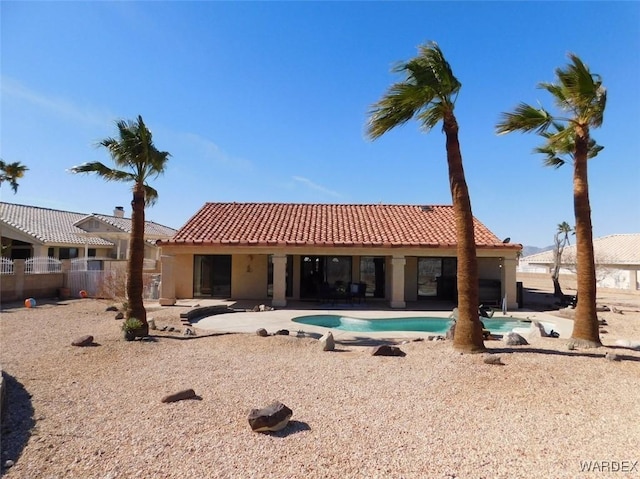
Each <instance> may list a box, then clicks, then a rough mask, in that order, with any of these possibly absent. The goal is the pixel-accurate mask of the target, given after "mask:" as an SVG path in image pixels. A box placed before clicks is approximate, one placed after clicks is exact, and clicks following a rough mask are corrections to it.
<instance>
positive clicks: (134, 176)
mask: <svg viewBox="0 0 640 479" xmlns="http://www.w3.org/2000/svg"><path fill="white" fill-rule="evenodd" d="M116 126H117V128H118V133H119V138H118V139H115V138H105V139H104V140H102V141H100V142H99V143H98V146H102V147H104V148H106V149H107V150H108V151H109V154H110V155H111V159H112V160H113V162H114V164H115V167H116V168H109V167H108V166H105V165H103V164H102V163H100V162H97V161H96V162H90V163H84V164H82V165H80V166H74V167H73V168H71V172H72V173H94V174H96V175H98V176H99V177H101V178H103V179H104V180H106V181H123V182H131V183H133V185H132V188H131V189H132V191H133V199H132V201H131V224H132V226H131V244H130V250H129V260H128V263H127V300H128V308H127V312H126V314H125V316H126V318H127V319H128V318H136V319H139V320H140V321H141V322H142V323H143V329H144V335H145V336H146V335H147V334H148V331H149V325H148V323H147V312H146V310H145V308H144V303H143V300H142V290H143V281H142V268H143V262H144V226H145V219H144V209H145V206H147V205H152V204H154V203H155V202H156V200H157V198H158V192H157V191H156V190H155V189H154V188H152V187H151V186H149V184H148V183H147V182H148V181H149V179H151V178H156V177H158V176H159V175H161V174H163V173H164V170H165V167H166V164H167V161H168V159H169V157H170V156H171V155H170V154H169V153H167V152H166V151H159V150H158V149H157V148H156V147H155V146H154V144H153V140H152V137H151V132H150V131H149V129H148V128H147V127H146V125H145V124H144V121H143V120H142V116H138V119H137V120H136V121H126V120H119V121H117V122H116Z"/></svg>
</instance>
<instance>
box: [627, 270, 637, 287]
mask: <svg viewBox="0 0 640 479" xmlns="http://www.w3.org/2000/svg"><path fill="white" fill-rule="evenodd" d="M629 289H630V290H631V291H635V290H636V289H638V270H637V269H630V270H629Z"/></svg>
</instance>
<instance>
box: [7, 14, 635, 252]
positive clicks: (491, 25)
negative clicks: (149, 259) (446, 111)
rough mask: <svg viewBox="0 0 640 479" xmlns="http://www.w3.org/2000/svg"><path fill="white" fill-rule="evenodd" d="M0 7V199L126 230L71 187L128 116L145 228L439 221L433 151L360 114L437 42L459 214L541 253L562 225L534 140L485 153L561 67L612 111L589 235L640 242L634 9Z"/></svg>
mask: <svg viewBox="0 0 640 479" xmlns="http://www.w3.org/2000/svg"><path fill="white" fill-rule="evenodd" d="M0 9H1V22H2V31H1V38H0V40H1V56H2V58H1V62H2V63H1V74H2V78H1V80H2V82H1V93H2V99H1V102H2V103H1V108H2V110H1V124H0V130H1V137H0V141H1V146H0V155H1V157H2V159H3V160H4V161H6V162H13V161H20V162H22V163H23V164H26V165H27V166H28V167H29V168H30V170H29V171H28V172H27V175H26V176H25V177H24V178H23V179H22V181H21V182H20V187H19V190H18V193H17V194H15V195H14V194H12V192H11V190H10V189H9V188H8V187H7V186H6V185H3V186H2V189H1V191H0V194H1V195H2V201H8V202H14V203H20V204H28V205H36V206H42V207H47V208H55V209H63V210H70V211H76V212H87V213H104V214H110V213H111V212H112V211H113V208H114V206H124V207H125V211H126V212H127V216H128V215H129V214H130V206H129V204H130V201H131V198H130V192H129V185H126V184H118V183H106V182H104V181H102V180H100V179H99V178H97V177H93V176H85V175H73V174H71V173H69V172H68V171H67V170H68V168H70V167H71V166H74V165H77V164H80V163H83V162H85V161H102V162H104V163H106V164H109V165H110V164H111V163H110V158H109V156H108V154H107V152H106V151H105V150H104V149H100V148H96V147H95V145H96V143H97V142H98V141H99V140H100V139H102V138H105V137H108V136H113V135H115V134H116V131H115V126H114V122H115V121H116V120H118V119H121V118H124V119H134V118H136V116H137V115H138V114H141V115H142V116H143V118H144V120H145V122H146V123H147V125H148V126H149V128H150V129H151V130H152V132H153V135H154V141H155V144H156V146H157V147H158V148H159V149H161V150H165V151H169V152H170V153H171V154H172V158H171V159H170V161H169V163H168V168H167V172H166V174H165V175H164V176H163V177H160V178H158V179H157V180H154V181H153V182H152V185H153V186H154V187H155V188H156V189H157V190H158V191H159V194H160V196H159V201H158V203H157V204H156V205H155V206H153V207H151V208H149V209H148V210H147V219H149V220H153V221H156V222H158V223H161V224H165V225H168V226H172V227H174V228H179V227H180V226H181V225H182V224H184V223H185V222H186V221H187V220H188V219H189V218H190V217H191V216H192V215H193V214H194V213H195V212H196V211H197V210H198V209H199V208H200V207H201V206H202V205H203V204H204V203H205V202H207V201H237V202H253V201H256V202H300V203H358V204H360V203H392V204H451V195H450V192H449V187H448V178H447V168H446V156H445V145H444V135H443V133H442V132H441V131H440V128H436V129H434V130H433V131H431V132H430V133H429V134H424V133H423V132H421V131H420V129H419V126H418V124H417V122H415V121H413V122H410V123H408V124H406V125H404V126H403V127H401V128H398V129H396V130H394V131H392V132H390V133H387V134H386V135H385V136H383V137H382V138H380V139H378V140H376V141H370V140H368V139H367V138H366V135H365V131H366V129H365V128H366V122H367V117H368V115H367V113H368V111H369V109H370V107H371V105H372V104H373V103H375V102H376V101H377V100H378V99H379V98H380V97H381V96H382V95H383V94H384V92H385V91H386V89H387V88H388V87H389V86H390V85H391V84H392V83H393V82H394V81H397V80H399V79H400V78H399V77H398V76H397V75H395V74H393V73H391V71H390V70H391V68H392V67H393V65H394V64H395V63H396V62H398V61H401V60H407V59H409V58H411V57H413V56H415V55H416V53H417V46H418V45H420V44H422V43H425V42H427V41H431V40H434V41H437V42H438V44H439V45H440V47H441V49H442V50H443V52H444V54H445V56H446V57H447V59H448V61H449V63H450V64H451V66H452V68H453V71H454V73H455V75H456V76H457V77H458V79H459V80H460V81H461V83H462V85H463V86H462V90H461V93H460V95H459V97H458V100H457V103H456V115H457V118H458V122H459V124H460V143H461V148H462V154H463V161H464V166H465V173H466V177H467V182H468V184H469V189H470V193H471V202H472V208H473V213H474V215H475V216H476V217H477V218H478V219H479V220H480V221H482V222H483V223H484V224H485V225H486V226H488V227H489V228H490V229H491V230H492V231H493V232H495V233H496V234H497V235H498V236H499V237H501V238H503V237H507V236H509V237H511V239H512V241H513V242H518V243H522V244H525V245H535V246H546V245H549V244H551V243H552V240H553V234H554V232H555V228H556V225H557V224H558V223H561V222H563V221H567V222H568V223H570V224H573V222H574V219H573V218H574V216H573V197H572V178H571V176H572V171H571V166H570V165H566V166H565V167H563V168H561V169H560V170H554V169H552V168H545V167H543V166H542V158H541V157H540V156H539V155H538V156H536V155H534V154H532V153H531V151H532V149H533V148H534V147H535V146H536V145H537V144H538V143H539V141H538V139H537V138H536V137H535V135H522V134H511V135H506V136H496V134H495V123H496V121H497V120H498V119H499V116H500V113H501V112H504V111H507V110H510V109H512V108H513V107H514V106H515V105H517V103H518V102H520V101H525V102H528V103H533V104H535V103H537V102H540V103H541V104H542V105H544V106H545V107H547V108H553V105H552V102H551V101H550V98H549V96H548V95H547V94H545V92H543V91H542V90H539V89H537V88H536V85H537V84H538V83H539V82H541V81H553V80H554V70H555V68H557V67H562V66H564V65H566V63H567V57H566V55H567V53H568V52H574V53H576V54H578V55H579V56H580V57H581V58H582V60H583V61H584V62H585V63H587V64H588V65H589V66H590V68H591V70H592V72H594V73H598V74H600V75H602V77H603V81H604V84H605V86H606V87H607V89H608V104H607V110H606V112H605V121H604V125H603V126H602V128H600V129H597V130H593V131H592V135H593V136H594V138H595V139H596V140H597V141H598V142H599V143H600V144H602V145H604V146H605V149H604V150H603V151H602V152H601V153H600V155H599V156H598V157H597V158H595V159H594V160H591V161H590V163H589V168H590V169H589V179H590V194H591V206H592V220H593V225H594V236H596V237H598V236H604V235H608V234H614V233H632V232H636V233H637V232H640V191H639V190H640V186H639V185H640V87H639V86H640V3H638V2H480V1H478V2H14V1H2V3H1V4H0Z"/></svg>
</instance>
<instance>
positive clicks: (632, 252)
mask: <svg viewBox="0 0 640 479" xmlns="http://www.w3.org/2000/svg"><path fill="white" fill-rule="evenodd" d="M593 251H594V255H595V259H596V263H600V264H607V265H640V233H630V234H615V235H609V236H603V237H601V238H594V240H593ZM562 257H563V258H564V259H566V258H573V261H575V257H576V245H570V246H566V247H565V248H564V251H563V253H562ZM520 262H521V263H529V264H553V250H552V251H544V252H542V253H537V254H532V255H529V256H525V257H523V258H521V259H520ZM563 263H565V261H564V260H563Z"/></svg>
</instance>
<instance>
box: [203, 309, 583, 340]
mask: <svg viewBox="0 0 640 479" xmlns="http://www.w3.org/2000/svg"><path fill="white" fill-rule="evenodd" d="M450 314H451V311H406V310H394V311H389V310H361V311H353V310H348V309H344V310H341V309H314V310H308V309H280V310H273V311H259V312H255V311H246V312H243V311H236V312H233V313H224V314H217V315H214V316H207V317H203V318H200V319H198V320H197V321H194V322H193V325H194V327H196V328H200V329H203V330H207V331H216V332H228V333H255V332H256V330H257V329H259V328H264V329H266V330H267V332H268V333H269V334H273V333H275V332H276V331H279V330H283V329H286V330H288V331H289V332H290V334H293V335H295V334H299V335H303V336H309V337H320V336H322V335H323V334H325V333H327V332H328V331H331V332H332V334H333V337H334V339H335V340H336V341H338V342H342V341H344V342H353V341H355V340H362V339H363V338H370V339H374V340H377V341H389V342H397V341H402V340H415V339H417V338H423V339H424V338H428V337H430V336H442V334H438V333H429V332H424V331H382V332H360V331H344V330H341V329H332V328H325V327H322V326H314V325H307V324H302V323H296V322H294V321H292V319H293V318H295V317H298V316H310V315H337V316H349V317H352V318H359V319H392V317H393V316H396V317H398V318H400V317H402V318H411V317H424V316H429V317H437V318H448V317H449V315H450ZM503 317H504V318H509V319H511V318H513V319H521V320H530V321H533V320H537V321H542V322H545V323H553V324H554V326H556V327H554V328H553V330H554V331H556V332H558V334H560V337H561V338H569V337H570V336H571V332H572V329H573V321H571V320H569V319H565V318H561V317H558V316H555V315H551V314H547V313H544V312H539V311H525V310H520V311H513V312H507V316H506V317H505V316H503V315H502V313H495V314H494V317H493V318H492V319H500V318H503Z"/></svg>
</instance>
